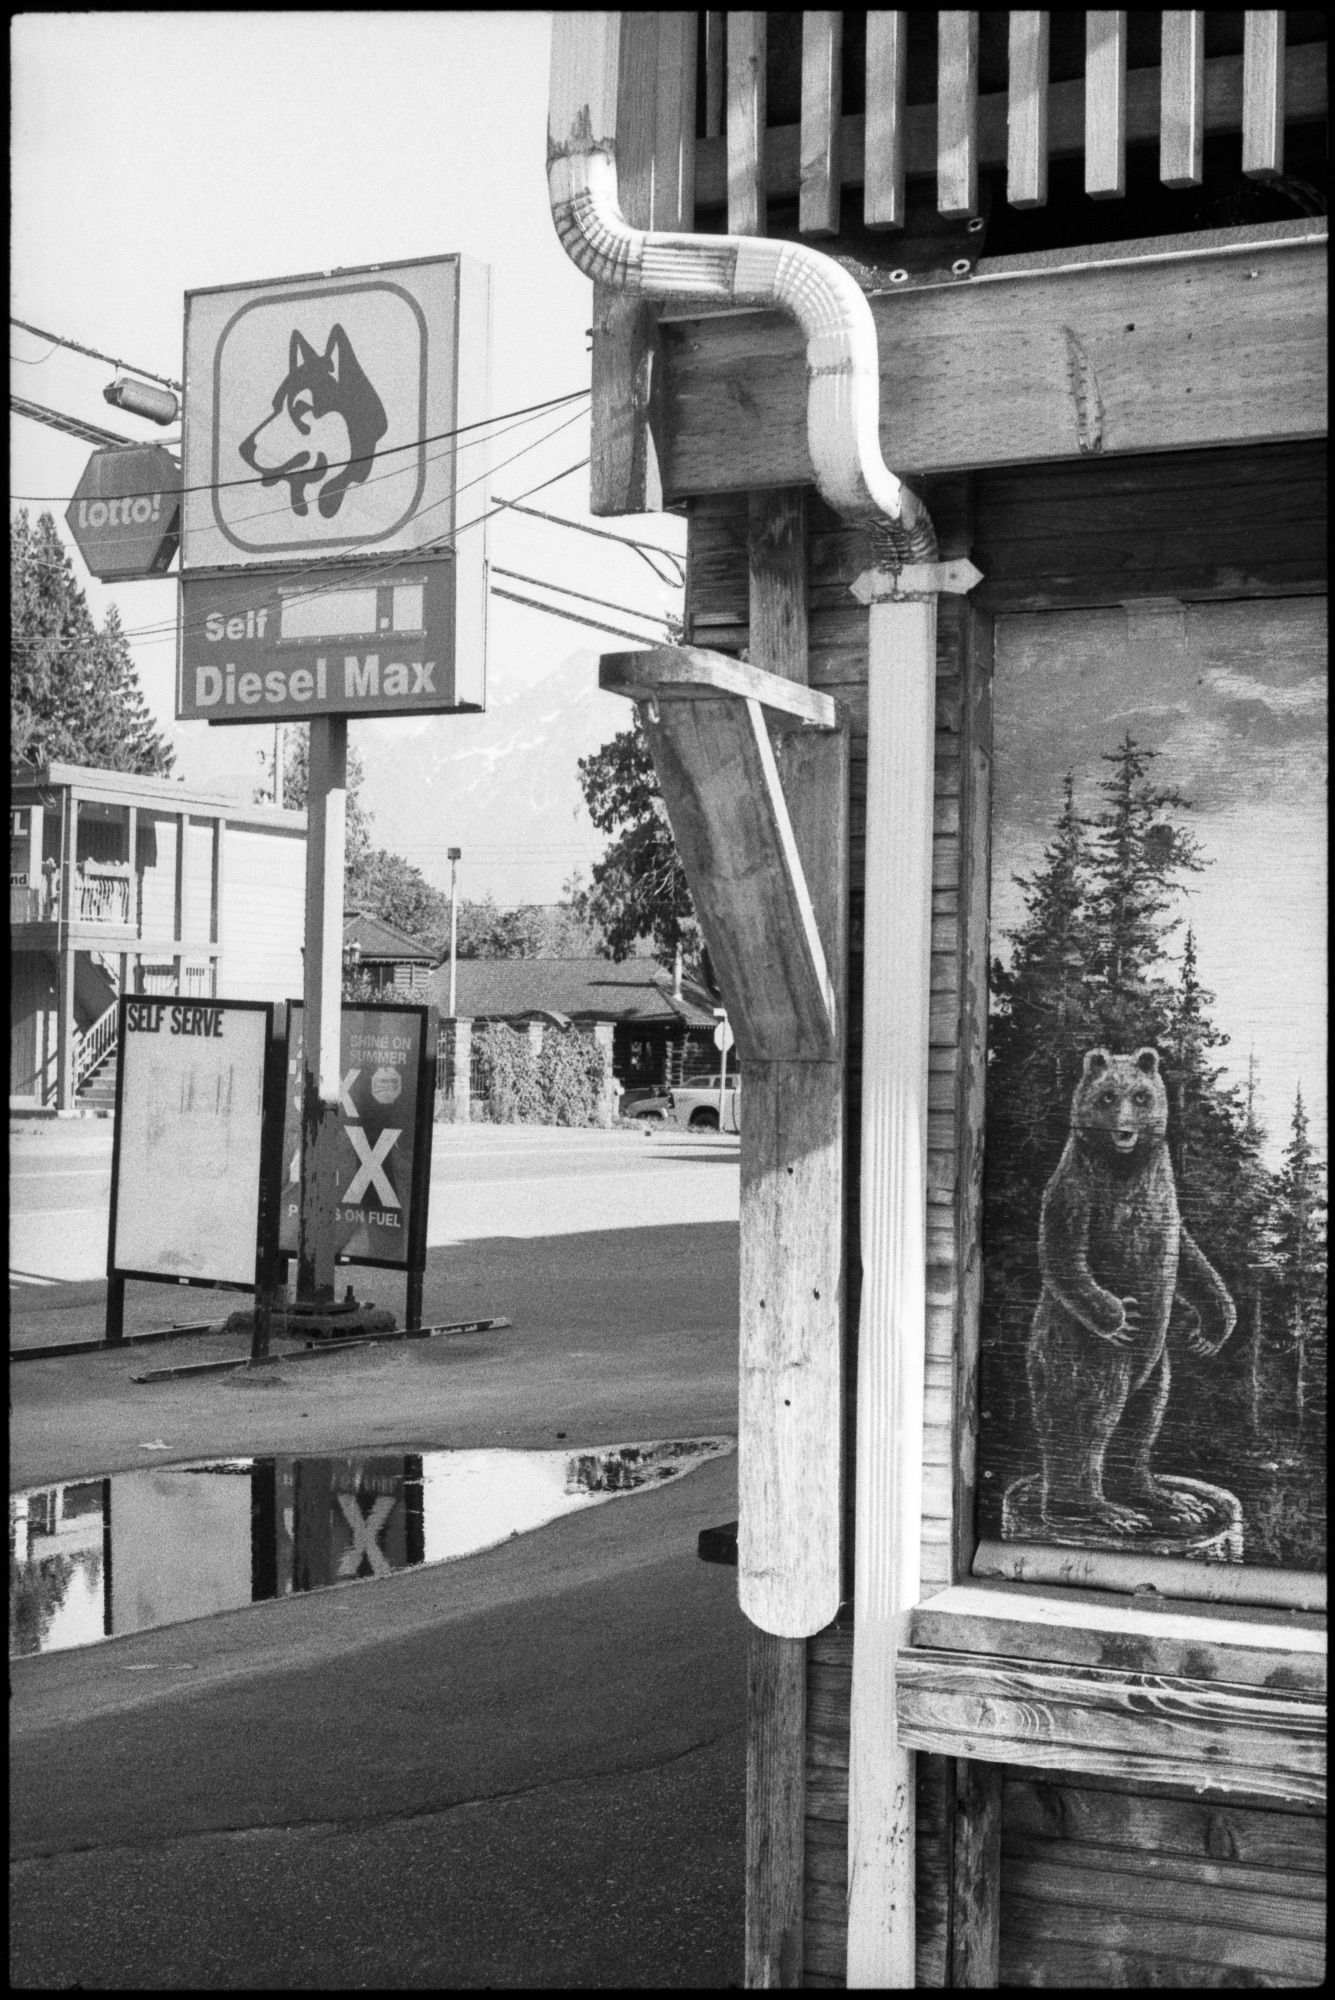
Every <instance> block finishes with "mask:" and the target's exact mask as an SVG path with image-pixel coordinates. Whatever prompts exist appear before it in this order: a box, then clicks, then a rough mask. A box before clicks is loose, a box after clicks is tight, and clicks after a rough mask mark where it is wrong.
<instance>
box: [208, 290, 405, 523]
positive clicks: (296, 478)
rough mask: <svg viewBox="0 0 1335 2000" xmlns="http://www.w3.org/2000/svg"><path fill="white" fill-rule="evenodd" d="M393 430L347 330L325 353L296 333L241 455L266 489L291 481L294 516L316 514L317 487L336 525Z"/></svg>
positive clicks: (338, 332)
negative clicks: (266, 409) (268, 401)
mask: <svg viewBox="0 0 1335 2000" xmlns="http://www.w3.org/2000/svg"><path fill="white" fill-rule="evenodd" d="M387 429H388V419H387V417H386V415H385V406H384V404H383V403H382V402H381V400H380V398H379V396H378V395H377V394H376V392H375V389H374V388H373V387H372V385H371V382H370V380H369V378H368V376H367V374H366V371H365V369H364V368H363V367H362V365H361V363H360V362H359V361H358V359H357V356H356V354H355V353H354V352H353V347H352V342H351V341H350V340H349V339H348V336H347V334H346V333H345V332H344V330H343V328H342V327H341V326H335V327H333V328H332V329H331V331H330V334H329V339H328V342H327V344H326V346H325V350H324V353H323V354H320V353H317V351H316V349H315V348H314V347H312V346H311V344H310V342H309V341H308V340H306V339H305V338H304V336H303V335H302V334H301V332H300V331H299V330H298V329H297V328H295V327H294V328H293V330H292V335H291V339H290V341H289V344H288V366H287V374H286V375H285V376H284V377H283V379H282V381H281V382H279V383H278V385H277V387H276V388H275V390H274V394H273V402H272V405H271V407H270V410H269V413H268V415H267V416H264V417H262V418H261V419H260V421H259V423H257V424H256V426H255V428H254V429H253V430H252V431H251V432H250V434H249V436H248V437H245V438H243V439H242V441H241V444H240V445H239V446H238V450H239V451H240V454H241V457H242V458H243V459H244V460H245V462H246V464H247V465H249V466H251V467H253V468H254V470H255V471H256V472H258V473H259V475H260V484H261V485H262V486H277V485H279V484H281V483H283V482H286V484H287V488H288V494H289V497H290V504H291V508H292V512H293V513H294V514H296V515H299V516H304V515H305V514H307V513H308V512H309V508H310V502H309V499H308V498H307V488H308V487H311V488H314V490H315V504H316V506H317V508H318V509H319V511H320V513H321V514H322V515H323V516H324V518H325V519H326V520H332V519H333V518H334V517H335V515H337V513H338V511H339V509H340V508H341V507H342V505H343V500H344V496H345V495H346V493H347V491H348V488H349V487H350V486H356V485H360V484H361V483H362V482H363V481H364V480H365V479H366V477H367V475H368V473H369V472H370V470H371V466H372V464H373V463H374V460H375V452H376V446H377V445H378V444H379V443H380V440H381V439H382V438H383V437H384V435H385V432H386V430H387Z"/></svg>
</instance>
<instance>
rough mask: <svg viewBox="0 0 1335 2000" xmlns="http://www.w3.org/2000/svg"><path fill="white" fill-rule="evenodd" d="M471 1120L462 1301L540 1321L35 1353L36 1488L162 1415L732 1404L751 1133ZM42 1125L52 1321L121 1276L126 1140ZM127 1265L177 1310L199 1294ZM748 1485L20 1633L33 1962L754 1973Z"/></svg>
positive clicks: (74, 1319)
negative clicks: (311, 1339)
mask: <svg viewBox="0 0 1335 2000" xmlns="http://www.w3.org/2000/svg"><path fill="white" fill-rule="evenodd" d="M438 1136H440V1137H441V1138H442V1143H441V1144H440V1147H439V1150H438V1153H437V1159H436V1172H435V1174H434V1176H433V1189H432V1231H431V1234H432V1238H433V1244H434V1247H433V1249H432V1251H431V1255H430V1260H429V1267H428V1272H427V1278H426V1288H425V1289H426V1306H427V1311H428V1314H429V1315H430V1316H432V1317H438V1316H441V1315H442V1314H444V1313H445V1312H447V1311H452V1312H453V1313H454V1314H455V1315H456V1316H458V1317H463V1316H465V1314H467V1313H468V1312H469V1311H471V1312H473V1313H476V1314H479V1315H481V1314H484V1313H497V1314H500V1313H503V1314H505V1315H506V1316H507V1317H509V1318H511V1319H512V1320H513V1322H514V1324H513V1326H512V1327H511V1328H509V1329H508V1330H504V1331H502V1330H497V1331H495V1332H492V1333H490V1334H482V1335H470V1336H464V1337H460V1336H455V1337H450V1338H442V1339H440V1340H434V1341H428V1342H420V1343H414V1344H413V1345H412V1346H411V1347H406V1346H390V1347H384V1348H375V1349H370V1350H367V1351H365V1352H362V1353H359V1354H343V1355H321V1356H320V1357H319V1358H318V1359H317V1360H315V1361H313V1362H311V1363H310V1364H309V1365H307V1366H304V1367H297V1366H295V1365H290V1364H283V1365H280V1366H279V1367H278V1368H275V1369H272V1370H268V1371H264V1372H263V1373H260V1374H254V1375H245V1374H243V1375H241V1376H236V1375H221V1376H220V1375H216V1374H215V1375H208V1376H205V1377H202V1378H195V1379H190V1378H185V1379H179V1378H178V1379H175V1380H172V1381H165V1382H159V1383H154V1384H137V1383H135V1382H133V1381H132V1379H131V1378H132V1375H133V1373H134V1372H136V1371H137V1370H140V1369H142V1367H143V1365H144V1355H145V1353H146V1352H151V1353H152V1355H153V1357H154V1358H155V1359H156V1358H159V1357H166V1356H168V1355H169V1356H170V1358H171V1359H173V1360H176V1359H182V1360H184V1359H190V1358H197V1357H204V1356H209V1355H215V1354H216V1353H217V1352H218V1351H219V1344H220V1337H219V1336H218V1335H216V1334H214V1335H210V1336H199V1337H193V1336H192V1337H187V1338H184V1339H181V1340H178V1341H174V1342H172V1343H171V1344H170V1347H163V1348H155V1349H152V1350H140V1351H139V1352H138V1353H127V1352H118V1353H104V1354H97V1355H92V1356H82V1357H78V1358H70V1359H61V1360H33V1361H27V1362H24V1363H23V1364H22V1365H20V1366H16V1367H14V1368H13V1370H12V1373H11V1399H12V1419H11V1430H12V1439H11V1481H12V1483H13V1485H14V1486H15V1487H19V1486H33V1485H37V1484H39V1483H41V1482H43V1481H52V1480H57V1479H62V1478H78V1477H80V1476H86V1475H91V1474H92V1473H94V1472H106V1471H114V1470H118V1469H121V1468H124V1467H132V1466H143V1465H144V1464H145V1463H146V1462H150V1461H148V1460H146V1455H145V1454H146V1447H147V1446H148V1444H150V1443H151V1444H153V1445H154V1446H156V1447H161V1450H160V1452H159V1453H158V1454H156V1455H155V1458H154V1460H153V1461H152V1462H157V1463H162V1462H171V1463H175V1462H180V1461H182V1460H188V1459H190V1458H194V1457H201V1456H206V1455H210V1454H219V1455H224V1454H242V1453H260V1452H264V1451H274V1452H281V1451H287V1452H292V1451H299V1452H307V1451H308V1452H312V1453H313V1452H321V1451H325V1452H337V1451H340V1450H342V1451H349V1450H353V1449H357V1448H370V1449H377V1450H378V1449H386V1450H394V1449H403V1450H417V1449H427V1448H445V1449H448V1448H451V1447H459V1448H464V1447H467V1448H475V1447H477V1446H480V1445H507V1446H512V1447H519V1448H526V1449H534V1448H546V1449H551V1448H552V1447H553V1445H554V1444H555V1442H556V1440H557V1439H564V1440H565V1441H566V1442H567V1443H568V1445H569V1446H572V1447H573V1446H576V1445H580V1444H595V1443H607V1442H612V1441H616V1440H628V1439H649V1438H654V1437H668V1436H682V1437H693V1436H694V1437H699V1436H707V1435H723V1434H729V1433H731V1434H733V1435H735V1431H736V1394H737V1363H736V1339H737V1331H736V1326H737V1310H736V1300H737V1230H736V1223H735V1216H736V1204H737V1158H736V1145H735V1142H733V1141H729V1140H726V1139H721V1138H717V1137H714V1138H707V1139H704V1140H701V1141H697V1140H695V1139H689V1140H688V1139H687V1138H686V1137H685V1136H678V1137H667V1135H663V1134H657V1135H655V1136H654V1137H652V1138H646V1137H644V1136H642V1135H641V1134H639V1133H621V1132H616V1133H608V1134H600V1133H589V1134H562V1133H558V1132H551V1131H543V1132H537V1133H533V1132H528V1131H518V1130H516V1129H514V1128H509V1129H505V1128H498V1129H496V1130H484V1131H482V1132H475V1131H470V1130H469V1128H442V1130H441V1133H440V1134H438ZM93 1137H94V1138H95V1139H96V1141H97V1142H98V1143H100V1144H101V1145H102V1146H103V1148H104V1149H105V1145H106V1139H105V1135H104V1134H96V1135H93ZM665 1138H666V1144H665V1143H664V1140H665ZM43 1142H46V1143H47V1148H48V1149H47V1150H45V1151H43V1150H42V1145H43ZM13 1152H14V1155H15V1156H16V1159H15V1164H16V1166H17V1168H18V1171H17V1174H16V1177H15V1183H14V1194H15V1200H16V1204H17V1206H18V1221H19V1226H20V1227H21V1228H23V1227H26V1228H28V1229H29V1230H30V1232H32V1233H29V1234H28V1235H27V1236H26V1237H24V1238H23V1239H22V1241H23V1242H24V1245H25V1249H24V1254H23V1256H22V1257H20V1256H19V1255H18V1254H16V1251H15V1250H14V1249H13V1248H12V1251H11V1254H12V1257H13V1261H14V1263H15V1264H16V1265H17V1266H18V1267H19V1269H20V1270H21V1271H22V1270H25V1269H26V1270H28V1271H29V1273H30V1274H31V1275H35V1276H47V1277H49V1276H50V1275H51V1273H52V1271H53V1270H54V1271H59V1272H60V1273H61V1275H60V1276H59V1277H58V1278H57V1280H56V1282H53V1283H49V1284H46V1285H32V1284H20V1285H17V1286H12V1287H11V1309H12V1311H13V1312H14V1314H15V1323H16V1326H17V1328H18V1337H19V1338H20V1339H23V1338H25V1337H26V1338H27V1339H28V1340H30V1341H31V1340H32V1339H33V1337H34V1336H33V1332H32V1329H34V1328H35V1329H37V1331H38V1335H39V1336H40V1337H41V1338H49V1337H53V1335H54V1336H55V1337H61V1336H63V1335H67V1334H69V1333H72V1332H76V1331H83V1332H84V1333H88V1332H96V1331H97V1330H98V1329H97V1325H96V1321H97V1318H98V1315H99V1313H100V1310H101V1299H102V1293H103V1287H102V1285H101V1284H100V1283H99V1282H98V1281H97V1280H96V1279H95V1278H93V1277H92V1276H91V1275H88V1276H84V1277H82V1278H77V1279H76V1278H73V1277H72V1276H70V1275H67V1274H69V1273H71V1272H72V1271H74V1270H82V1271H84V1272H88V1270H89V1265H88V1262H87V1261H85V1262H83V1263H82V1264H81V1263H80V1262H79V1261H78V1260H79V1258H80V1257H85V1258H86V1256H87V1253H86V1250H84V1249H83V1248H81V1247H80V1243H79V1241H78V1238H79V1236H80V1234H81V1233H82V1232H84V1231H91V1232H94V1233H96V1231H97V1230H98V1228H99V1227H100V1230H101V1232H102V1234H101V1243H102V1244H103V1245H104V1244H105V1226H106V1225H105V1206H104V1204H105V1192H104V1191H103V1190H104V1189H105V1184H106V1174H107V1158H106V1155H105V1150H104V1151H103V1153H102V1154H101V1155H99V1153H98V1151H97V1149H96V1146H95V1145H94V1144H92V1143H90V1139H89V1135H88V1133H87V1132H86V1131H84V1132H79V1133H74V1134H72V1135H69V1136H68V1137H67V1136H66V1135H61V1144H60V1146H59V1147H56V1146H55V1145H54V1143H53V1142H50V1141H47V1135H46V1134H43V1136H42V1141H39V1142H37V1143H36V1144H35V1145H34V1146H33V1147H31V1149H28V1148H24V1147H22V1146H21V1145H20V1144H19V1143H17V1142H16V1144H15V1146H14V1148H13ZM67 1174H74V1175H78V1176H80V1178H78V1179H71V1180H61V1179H59V1178H58V1176H59V1175H67ZM99 1175H100V1176H101V1180H100V1181H99V1179H98V1176H99ZM53 1208H66V1209H69V1210H72V1211H73V1213H72V1214H70V1215H66V1216H65V1217H63V1218H58V1219H57V1220H59V1221H63V1224H64V1227H63V1229H61V1230H57V1231H56V1233H55V1234H53V1235H50V1236H48V1238H47V1242H48V1245H51V1246H53V1247H52V1248H50V1249H48V1250H47V1251H46V1252H39V1250H38V1249H37V1247H36V1234H35V1232H36V1229H37V1227H38V1224H39V1222H40V1219H41V1217H42V1216H43V1213H44V1211H45V1213H46V1216H47V1222H46V1223H45V1224H42V1225H41V1226H43V1227H48V1228H50V1226H51V1216H50V1211H51V1210H52V1209H53ZM27 1217H31V1218H34V1219H35V1220H34V1221H33V1222H31V1223H25V1221H24V1218H27ZM71 1224H73V1225H74V1226H73V1227H71ZM17 1240H18V1239H15V1242H17ZM102 1254H104V1251H103V1253H102ZM43 1261H44V1262H45V1264H46V1268H45V1269H42V1268H40V1265H41V1263H42V1262H43ZM93 1268H94V1269H99V1268H101V1266H100V1261H99V1260H98V1259H94V1262H93ZM368 1275H373V1276H374V1279H375V1280H376V1281H377V1282H378V1281H379V1280H380V1279H381V1278H382V1277H383V1274H381V1273H376V1274H368ZM132 1291H137V1292H138V1293H139V1294H140V1295H141V1296H140V1300H139V1306H138V1310H139V1311H140V1312H141V1314H142V1313H145V1312H150V1311H151V1312H154V1313H156V1317H157V1323H158V1324H161V1323H163V1320H164V1317H168V1316H170V1315H169V1314H167V1313H165V1312H164V1305H165V1306H166V1307H170V1308H175V1307H177V1306H178V1305H179V1303H180V1297H181V1296H182V1295H176V1294H173V1293H171V1292H169V1291H167V1290H166V1289H165V1288H162V1287H150V1286H141V1287H137V1288H134V1287H132ZM183 1296H184V1297H186V1298H188V1299H189V1300H190V1301H191V1302H192V1303H193V1302H197V1301H206V1300H208V1298H209V1295H208V1294H204V1293H190V1294H186V1295H183ZM736 1511H737V1505H736V1461H735V1457H732V1456H729V1457H727V1458H724V1459H720V1460H717V1461H715V1462H713V1463H711V1464H707V1465H705V1466H703V1467H702V1468H701V1469H700V1470H699V1471H696V1472H692V1473H690V1474H688V1475H687V1476H685V1477H684V1478H682V1479H681V1480H679V1481H678V1482H676V1483H675V1484H674V1485H672V1486H670V1487H667V1488H664V1489H662V1490H660V1491H652V1492H648V1493H645V1494H642V1495H636V1496H634V1497H632V1498H629V1499H626V1500H624V1501H617V1502H615V1503H614V1504H612V1505H609V1506H605V1507H599V1508H592V1509H590V1510H588V1512H586V1513H581V1514H576V1515H571V1516H569V1517H567V1518H566V1519H564V1520H560V1521H557V1522H554V1523H552V1524H551V1525H549V1526H548V1527H546V1528H542V1529H539V1530H537V1531H535V1532H533V1533H531V1534H528V1535H525V1536H522V1537H521V1538H520V1539H519V1540H517V1541H514V1542H511V1543H507V1544H505V1545H503V1546H502V1547H500V1548H498V1549H494V1550H491V1551H487V1552H485V1553H482V1554H479V1555H477V1556H472V1557H468V1558H466V1559H464V1560H462V1561H459V1562H456V1563H452V1564H448V1565H444V1566H441V1567H435V1568H421V1569H415V1570H411V1571H408V1572H405V1573H403V1574H400V1575H398V1576H394V1577H390V1578H385V1579H377V1580H375V1581H372V1582H368V1583H364V1584H354V1585H351V1586H348V1587H346V1588H344V1589H340V1590H332V1591H323V1592H314V1593H311V1594H310V1595H309V1596H306V1597H301V1598H286V1599H282V1600H278V1601H274V1602H271V1603H264V1604H257V1605H254V1606H251V1607H249V1608H247V1609H245V1610H242V1611H236V1612H225V1613H222V1614H219V1615H217V1616H215V1617H212V1618H209V1619H203V1620H195V1621H193V1622H190V1623H186V1624H182V1625H178V1626H174V1627H168V1628H165V1629H163V1630H160V1631H155V1632H144V1633H140V1634H136V1635H130V1636H127V1637H125V1638H117V1639H112V1640H109V1641H106V1642H105V1643H103V1644H102V1645H100V1646H94V1647H89V1648H86V1649H84V1650H82V1651H79V1652H70V1653H63V1654H54V1655H51V1656H49V1657H46V1658H28V1659H22V1660H18V1661H15V1662H12V1663H11V1685H12V1701H11V1757H10V1769H11V1806H10V1817H11V1873H10V1953H11V1956H10V1977H11V1981H12V1983H14V1984H16V1985H19V1986H27V1987H32V1986H41V1987H46V1986H50V1987H68V1986H70V1985H82V1986H86V1987H99V1986H101V1987H136V1986H143V1987H145V1988H149V1989H157V1988H161V1989H163V1990H166V1989H169V1988H173V1989H176V1990H190V1989H192V1988H194V1989H198V1988H209V1989H216V1988H230V1987H235V1988H246V1987H261V1988H263V1987H296V1988H303V1987H310V1988H323V1987H345V1986H354V1987H355V1986H379V1987H395V1986H424V1987H431V1988H448V1987H479V1986H488V1985H490V1986H498V1987H504V1986H517V1987H518V1986H550V1987H561V1986H565V1987H579V1986H588V1987H599V1986H609V1987H612V1986H622V1985H627V1986H660V1987H672V1986H686V1987H690V1986H700V1987H706V1986H728V1985H735V1984H739V1983H740V1980H741V1976H742V1914H743V1889H742V1876H743V1798H744V1789H745V1776H744V1765H745V1753H744V1739H745V1729H744V1716H745V1649H744V1623H743V1620H742V1619H741V1616H740V1614H739V1612H738V1610H737V1607H736V1584H735V1572H734V1571H731V1570H727V1569H721V1568H716V1567H714V1566H712V1565H707V1564H703V1563H700V1562H699V1561H698V1560H697V1558H696V1554H695V1544H696V1538H697V1536H698V1534H699V1532H700V1530H701V1528H703V1527H709V1526H714V1525H717V1524H718V1523H720V1522H722V1521H726V1520H730V1519H732V1518H733V1517H734V1516H735V1514H736Z"/></svg>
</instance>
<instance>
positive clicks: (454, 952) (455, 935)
mask: <svg viewBox="0 0 1335 2000" xmlns="http://www.w3.org/2000/svg"><path fill="white" fill-rule="evenodd" d="M447 851H448V853H449V857H450V1006H449V1016H450V1019H451V1020H453V1019H454V968H455V962H456V959H457V957H458V949H459V863H460V861H462V859H463V849H462V848H461V847H451V848H449V849H448V850H447Z"/></svg>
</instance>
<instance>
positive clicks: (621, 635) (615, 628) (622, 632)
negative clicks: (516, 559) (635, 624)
mask: <svg viewBox="0 0 1335 2000" xmlns="http://www.w3.org/2000/svg"><path fill="white" fill-rule="evenodd" d="M491 594H492V596H493V597H506V598H508V599H509V600H510V602H511V604H525V605H527V606H528V608H529V610H530V611H545V612H546V613H547V615H548V617H549V618H564V619H565V620H566V622H567V624H570V625H589V626H592V628H593V630H594V631H595V632H610V633H611V634H612V636H613V637H614V638H616V639H633V640H634V641H635V643H636V645H638V646H645V645H649V644H651V643H652V634H651V633H647V632H628V631H627V630H626V628H625V626H624V625H605V624H604V623H603V621H602V619H601V618H588V617H586V616H585V615H584V613H583V612H581V611H560V610H558V609H557V607H556V605H554V604H539V603H538V602H537V601H536V599H534V598H532V597H521V596H520V595H519V593H518V592H517V591H514V590H502V589H500V587H499V586H498V585H497V584H494V583H493V585H492V586H491Z"/></svg>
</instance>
